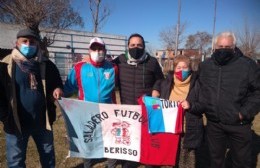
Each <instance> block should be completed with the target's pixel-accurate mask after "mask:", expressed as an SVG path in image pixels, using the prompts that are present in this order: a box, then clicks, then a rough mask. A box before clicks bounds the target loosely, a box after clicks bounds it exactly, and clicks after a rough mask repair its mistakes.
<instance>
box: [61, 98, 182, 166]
mask: <svg viewBox="0 0 260 168" xmlns="http://www.w3.org/2000/svg"><path fill="white" fill-rule="evenodd" d="M58 102H59V104H60V107H61V110H62V114H63V117H64V119H65V123H66V127H67V134H68V138H69V144H70V149H69V156H70V157H80V158H112V159H120V160H129V161H135V162H141V163H143V164H147V165H175V158H176V153H177V149H178V143H179V135H178V134H170V133H156V134H150V133H149V131H148V122H147V120H148V118H147V113H146V108H145V106H144V104H143V105H142V106H141V105H118V104H101V103H92V102H87V101H81V100H75V99H67V98H62V99H61V100H59V101H58Z"/></svg>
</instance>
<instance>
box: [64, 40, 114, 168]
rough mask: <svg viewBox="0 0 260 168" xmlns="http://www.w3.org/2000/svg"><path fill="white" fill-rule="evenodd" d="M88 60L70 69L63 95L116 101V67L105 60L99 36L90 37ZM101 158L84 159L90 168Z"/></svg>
mask: <svg viewBox="0 0 260 168" xmlns="http://www.w3.org/2000/svg"><path fill="white" fill-rule="evenodd" d="M89 55H90V61H89V62H79V63H77V64H76V65H75V66H74V67H73V68H72V70H71V71H70V73H69V75H68V78H67V80H66V82H65V85H64V94H65V96H66V95H67V96H68V95H70V94H72V93H75V92H77V93H78V98H79V99H80V100H85V101H91V102H96V103H116V97H115V86H116V80H117V67H116V66H115V65H113V64H112V63H111V62H109V61H106V60H105V56H106V46H105V43H104V41H103V40H102V39H101V38H98V37H95V38H93V39H91V41H90V44H89ZM102 161H103V159H86V160H85V161H84V167H85V168H90V167H92V166H94V165H95V164H96V163H99V162H102Z"/></svg>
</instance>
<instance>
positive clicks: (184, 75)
mask: <svg viewBox="0 0 260 168" xmlns="http://www.w3.org/2000/svg"><path fill="white" fill-rule="evenodd" d="M174 75H175V76H176V78H177V79H179V80H180V81H185V80H186V79H187V78H188V77H189V76H190V70H187V71H179V72H175V73H174Z"/></svg>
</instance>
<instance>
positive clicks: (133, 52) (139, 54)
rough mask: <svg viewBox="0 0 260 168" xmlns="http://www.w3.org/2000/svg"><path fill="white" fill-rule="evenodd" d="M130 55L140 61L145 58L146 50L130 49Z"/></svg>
mask: <svg viewBox="0 0 260 168" xmlns="http://www.w3.org/2000/svg"><path fill="white" fill-rule="evenodd" d="M129 54H130V55H131V57H132V58H134V59H136V60H137V59H139V58H141V57H142V56H143V54H144V49H143V48H138V47H136V48H129Z"/></svg>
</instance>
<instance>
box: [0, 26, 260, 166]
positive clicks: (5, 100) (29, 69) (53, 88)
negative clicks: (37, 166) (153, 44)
mask: <svg viewBox="0 0 260 168" xmlns="http://www.w3.org/2000/svg"><path fill="white" fill-rule="evenodd" d="M39 42H40V36H39V34H37V33H36V32H35V31H33V30H31V29H23V30H20V31H19V32H18V34H17V40H16V46H15V48H14V49H13V51H12V53H11V54H10V55H8V56H6V57H5V58H4V59H3V60H2V61H1V63H0V87H1V88H2V91H1V92H0V120H1V121H2V122H3V125H4V131H5V137H6V156H7V165H8V167H26V166H25V159H26V148H27V144H28V139H29V137H32V138H33V140H34V142H35V143H36V146H37V149H38V152H39V156H40V162H41V165H42V167H44V168H45V167H46V168H47V167H48V168H51V167H55V154H54V145H53V141H54V140H53V132H52V125H53V122H54V121H55V117H56V113H55V110H56V106H55V104H54V102H55V100H56V99H59V98H60V97H61V96H70V95H71V94H73V93H75V92H77V93H78V98H79V99H80V100H85V101H92V102H97V103H117V100H116V96H115V89H116V87H118V88H119V93H120V103H121V104H132V105H136V104H138V101H137V100H138V98H139V97H140V96H142V95H144V94H145V95H148V96H154V97H160V98H164V99H168V100H173V101H179V102H180V105H181V106H182V107H183V109H184V110H185V118H184V133H183V136H182V137H181V143H180V150H179V154H178V163H177V164H178V165H177V166H178V167H189V168H192V167H195V163H196V157H195V151H196V149H198V148H199V147H200V145H201V144H202V143H203V139H204V125H203V119H202V114H203V113H204V114H205V115H206V118H207V125H206V129H205V132H206V134H205V135H206V137H207V138H206V140H207V142H208V146H209V152H210V162H211V165H210V167H211V168H224V163H225V153H226V149H227V145H229V148H230V152H231V157H232V165H233V167H236V168H240V167H241V168H249V167H251V150H252V146H251V142H252V134H251V123H252V120H253V119H254V116H255V115H256V114H257V113H258V112H259V111H260V72H259V67H258V66H257V64H256V63H255V62H254V61H253V60H251V59H250V58H248V57H246V56H244V55H243V53H242V52H241V51H240V50H239V49H238V48H237V47H236V37H235V36H234V34H233V33H231V32H223V33H220V34H219V35H218V36H217V37H216V38H215V41H214V50H213V54H212V56H211V58H210V59H207V60H205V61H204V62H202V63H200V65H199V69H198V71H196V72H195V71H192V69H191V60H190V58H189V57H187V56H184V55H178V56H175V58H174V61H173V66H174V70H173V72H169V73H168V75H167V76H166V77H164V75H163V73H162V70H161V67H160V65H159V63H158V61H157V60H156V58H154V57H152V56H151V55H149V53H147V52H146V50H145V41H144V38H143V37H142V36H141V35H140V34H132V35H131V36H130V37H129V38H128V50H127V52H126V53H124V54H122V55H120V56H118V57H117V58H116V59H114V60H112V62H110V61H107V60H106V59H105V57H106V45H105V43H104V41H103V40H102V39H101V38H99V37H94V38H93V39H91V41H90V44H89V57H87V58H85V59H84V60H83V61H81V62H79V63H77V64H76V65H75V66H74V67H73V68H72V69H71V71H70V72H69V74H68V77H67V80H66V82H65V84H64V85H63V83H62V80H61V78H60V75H59V71H58V69H57V67H56V66H55V64H53V63H52V62H51V61H50V60H49V59H48V58H47V57H45V56H44V55H43V54H42V53H43V52H42V51H41V49H40V47H39ZM101 161H103V159H85V160H84V167H86V168H87V167H92V166H94V165H95V164H96V163H98V162H101ZM118 164H122V167H123V168H130V167H138V166H139V165H140V164H139V163H136V162H130V161H123V160H114V159H108V161H107V166H108V167H109V168H112V167H116V166H117V165H118ZM146 167H155V166H153V165H146Z"/></svg>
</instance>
